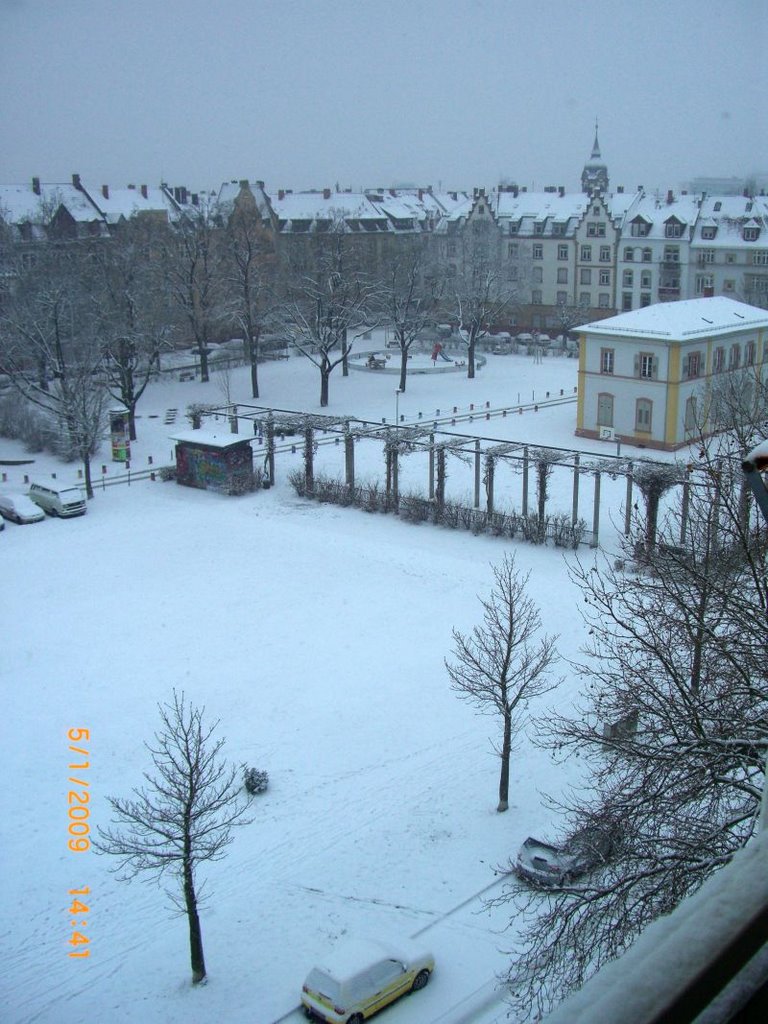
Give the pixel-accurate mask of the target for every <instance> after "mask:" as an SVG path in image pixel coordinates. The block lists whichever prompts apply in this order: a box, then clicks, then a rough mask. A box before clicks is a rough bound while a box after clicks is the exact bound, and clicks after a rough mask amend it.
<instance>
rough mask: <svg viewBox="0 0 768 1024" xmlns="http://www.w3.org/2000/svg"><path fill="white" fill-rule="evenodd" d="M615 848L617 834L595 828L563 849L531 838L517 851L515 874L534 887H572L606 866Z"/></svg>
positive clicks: (577, 834) (577, 835) (585, 830)
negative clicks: (580, 879) (576, 880)
mask: <svg viewBox="0 0 768 1024" xmlns="http://www.w3.org/2000/svg"><path fill="white" fill-rule="evenodd" d="M614 847H615V832H614V830H612V829H610V828H602V827H597V826H592V825H590V826H588V827H586V828H582V829H580V830H579V831H578V832H575V833H574V835H573V836H572V837H571V839H570V840H569V841H568V842H567V843H565V844H564V845H563V846H552V845H551V844H550V843H543V842H541V840H539V839H533V838H532V837H531V836H529V837H528V838H527V839H526V840H525V842H524V843H523V845H522V846H521V847H520V850H519V851H518V854H517V860H516V861H515V873H516V874H517V876H518V877H519V878H522V879H524V880H525V881H526V882H532V883H533V884H534V885H540V886H545V887H548V888H549V887H557V886H562V885H569V884H570V883H571V882H573V881H574V880H575V879H577V878H581V876H582V875H586V874H587V873H588V872H590V871H593V870H594V869H595V868H597V867H599V866H600V865H601V864H606V863H607V862H608V860H609V859H610V857H611V855H612V853H613V851H614Z"/></svg>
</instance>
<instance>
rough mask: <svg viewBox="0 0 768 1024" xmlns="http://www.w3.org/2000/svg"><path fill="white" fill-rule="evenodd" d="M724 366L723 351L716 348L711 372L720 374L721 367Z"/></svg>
mask: <svg viewBox="0 0 768 1024" xmlns="http://www.w3.org/2000/svg"><path fill="white" fill-rule="evenodd" d="M724 366H725V349H724V348H716V349H715V354H714V356H713V357H712V372H713V373H722V371H723V367H724Z"/></svg>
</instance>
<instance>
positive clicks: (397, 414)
mask: <svg viewBox="0 0 768 1024" xmlns="http://www.w3.org/2000/svg"><path fill="white" fill-rule="evenodd" d="M402 393H403V389H402V388H398V389H397V391H396V392H395V426H398V425H399V423H400V395H402Z"/></svg>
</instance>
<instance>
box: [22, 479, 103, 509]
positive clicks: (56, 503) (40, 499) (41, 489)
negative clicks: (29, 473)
mask: <svg viewBox="0 0 768 1024" xmlns="http://www.w3.org/2000/svg"><path fill="white" fill-rule="evenodd" d="M29 496H30V498H31V499H32V501H34V502H35V504H36V505H39V506H40V508H41V509H43V511H44V512H47V513H48V514H49V515H51V516H62V517H63V518H69V517H70V516H84V515H85V513H86V512H87V511H88V509H87V506H86V504H85V491H83V489H82V488H81V487H72V486H71V485H69V486H67V485H65V484H58V483H57V482H56V481H55V480H54V481H52V482H51V483H50V484H36V483H32V484H30V485H29Z"/></svg>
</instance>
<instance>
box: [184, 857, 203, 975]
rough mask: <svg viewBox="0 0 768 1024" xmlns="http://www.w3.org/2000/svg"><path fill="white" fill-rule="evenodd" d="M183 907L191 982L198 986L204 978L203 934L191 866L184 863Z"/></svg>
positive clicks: (188, 863)
mask: <svg viewBox="0 0 768 1024" xmlns="http://www.w3.org/2000/svg"><path fill="white" fill-rule="evenodd" d="M184 905H185V906H186V909H187V920H188V922H189V956H190V961H191V964H192V982H193V984H195V985H198V984H199V983H200V982H201V981H203V980H204V978H205V957H204V955H203V933H202V930H201V928H200V917H199V915H198V913H197V897H196V895H195V880H194V876H193V874H192V864H191V863H190V861H189V860H188V859H185V861H184Z"/></svg>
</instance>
